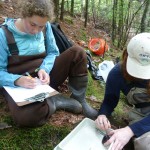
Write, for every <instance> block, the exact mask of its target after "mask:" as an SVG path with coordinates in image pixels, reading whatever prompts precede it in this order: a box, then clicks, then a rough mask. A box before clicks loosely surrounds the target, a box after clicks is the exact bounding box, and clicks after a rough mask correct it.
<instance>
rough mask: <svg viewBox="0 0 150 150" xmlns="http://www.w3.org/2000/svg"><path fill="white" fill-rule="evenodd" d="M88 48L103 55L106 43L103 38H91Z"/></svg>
mask: <svg viewBox="0 0 150 150" xmlns="http://www.w3.org/2000/svg"><path fill="white" fill-rule="evenodd" d="M88 48H89V49H90V50H91V51H92V52H93V53H95V54H96V55H104V53H105V51H107V50H108V45H107V43H106V41H105V40H104V39H99V38H93V39H91V40H90V41H89V44H88Z"/></svg>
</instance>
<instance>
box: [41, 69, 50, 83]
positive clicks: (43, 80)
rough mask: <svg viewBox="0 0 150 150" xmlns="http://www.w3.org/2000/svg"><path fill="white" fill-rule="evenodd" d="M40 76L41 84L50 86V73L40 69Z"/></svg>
mask: <svg viewBox="0 0 150 150" xmlns="http://www.w3.org/2000/svg"><path fill="white" fill-rule="evenodd" d="M38 76H39V79H40V82H41V84H50V76H49V74H48V73H46V72H45V70H43V69H40V70H39V71H38Z"/></svg>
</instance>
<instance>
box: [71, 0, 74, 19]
mask: <svg viewBox="0 0 150 150" xmlns="http://www.w3.org/2000/svg"><path fill="white" fill-rule="evenodd" d="M71 16H74V0H71Z"/></svg>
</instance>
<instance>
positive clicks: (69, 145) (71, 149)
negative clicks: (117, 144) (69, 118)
mask: <svg viewBox="0 0 150 150" xmlns="http://www.w3.org/2000/svg"><path fill="white" fill-rule="evenodd" d="M102 139H103V134H102V133H101V132H100V131H99V129H97V128H96V126H95V122H94V121H93V120H91V119H88V118H85V119H84V120H83V121H82V122H81V123H80V124H79V125H78V126H77V127H76V128H74V129H73V130H72V131H71V132H70V133H69V134H68V135H67V136H66V137H65V138H64V139H63V140H62V141H61V142H60V143H59V144H58V145H57V146H56V147H55V148H54V150H107V148H106V147H104V146H103V144H102ZM110 147H111V146H110ZM109 149H110V148H109Z"/></svg>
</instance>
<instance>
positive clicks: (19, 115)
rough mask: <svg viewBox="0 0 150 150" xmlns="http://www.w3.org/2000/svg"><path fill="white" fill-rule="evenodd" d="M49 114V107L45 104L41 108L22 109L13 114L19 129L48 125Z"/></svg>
mask: <svg viewBox="0 0 150 150" xmlns="http://www.w3.org/2000/svg"><path fill="white" fill-rule="evenodd" d="M31 105H32V104H31ZM25 107H26V106H25ZM48 113H49V110H48V106H47V105H44V104H43V106H40V107H32V108H31V107H29V109H28V108H26V109H25V108H22V109H20V110H18V111H17V112H16V113H13V114H12V117H13V120H14V122H15V124H16V125H17V126H19V127H38V126H42V125H44V124H45V123H46V121H47V119H48Z"/></svg>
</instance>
